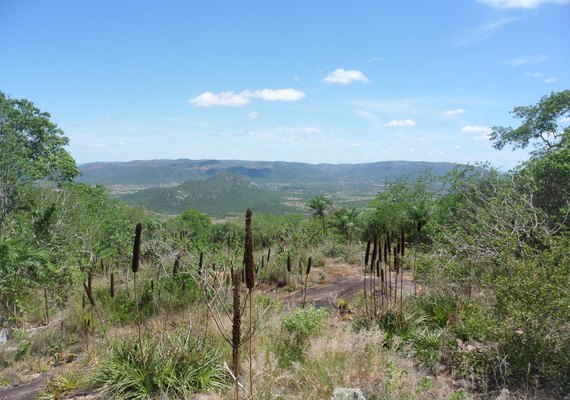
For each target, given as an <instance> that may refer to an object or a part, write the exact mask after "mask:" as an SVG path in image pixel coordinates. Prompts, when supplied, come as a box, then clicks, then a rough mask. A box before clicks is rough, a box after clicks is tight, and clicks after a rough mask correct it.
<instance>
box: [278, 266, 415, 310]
mask: <svg viewBox="0 0 570 400" xmlns="http://www.w3.org/2000/svg"><path fill="white" fill-rule="evenodd" d="M319 273H324V274H326V278H325V279H324V280H322V281H321V282H319V283H318V284H316V285H314V286H310V287H309V288H308V289H307V304H312V305H313V306H315V307H327V308H334V306H335V305H334V303H335V301H336V300H338V299H344V300H348V301H351V300H354V299H355V298H356V297H357V296H358V295H360V294H361V293H362V292H363V290H364V272H363V271H362V268H356V267H353V266H351V265H349V264H347V263H344V262H337V261H328V262H327V265H326V266H325V267H324V268H315V269H314V270H312V271H311V274H319ZM392 275H393V274H392ZM368 279H370V275H368ZM394 279H395V276H392V282H394ZM413 291H414V282H413V281H412V273H411V272H409V271H406V272H404V291H403V292H404V295H408V294H410V293H413ZM399 292H400V279H398V293H399ZM285 298H289V295H285ZM290 299H291V302H293V303H295V304H301V303H302V301H303V291H302V290H297V291H295V292H293V293H291V294H290Z"/></svg>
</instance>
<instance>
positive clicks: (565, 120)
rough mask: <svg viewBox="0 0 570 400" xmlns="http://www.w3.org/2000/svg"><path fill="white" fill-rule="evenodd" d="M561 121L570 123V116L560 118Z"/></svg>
mask: <svg viewBox="0 0 570 400" xmlns="http://www.w3.org/2000/svg"><path fill="white" fill-rule="evenodd" d="M560 122H564V123H567V124H568V123H570V117H564V118H562V119H561V120H560Z"/></svg>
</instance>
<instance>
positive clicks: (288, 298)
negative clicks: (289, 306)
mask: <svg viewBox="0 0 570 400" xmlns="http://www.w3.org/2000/svg"><path fill="white" fill-rule="evenodd" d="M287 283H288V284H289V285H291V252H290V251H288V252H287ZM287 300H288V302H289V303H291V288H289V294H288V296H287Z"/></svg>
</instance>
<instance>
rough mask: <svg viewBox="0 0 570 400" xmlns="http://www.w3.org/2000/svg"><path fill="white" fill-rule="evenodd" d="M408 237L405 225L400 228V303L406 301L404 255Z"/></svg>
mask: <svg viewBox="0 0 570 400" xmlns="http://www.w3.org/2000/svg"><path fill="white" fill-rule="evenodd" d="M405 239H406V237H405V234H404V227H403V226H402V227H401V229H400V269H401V270H402V274H401V276H400V304H402V303H403V301H404V255H405V254H406V250H405V249H406V241H405Z"/></svg>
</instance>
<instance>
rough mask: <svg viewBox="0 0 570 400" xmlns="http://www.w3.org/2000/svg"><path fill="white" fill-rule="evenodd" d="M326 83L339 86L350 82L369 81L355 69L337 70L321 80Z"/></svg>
mask: <svg viewBox="0 0 570 400" xmlns="http://www.w3.org/2000/svg"><path fill="white" fill-rule="evenodd" d="M323 82H326V83H337V84H339V85H348V84H349V83H352V82H362V83H369V82H370V79H368V78H367V77H366V75H364V74H363V73H362V72H361V71H358V70H356V69H349V70H346V69H343V68H337V69H335V70H334V71H333V72H331V73H330V74H328V75H327V76H326V78H325V79H324V80H323Z"/></svg>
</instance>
